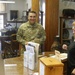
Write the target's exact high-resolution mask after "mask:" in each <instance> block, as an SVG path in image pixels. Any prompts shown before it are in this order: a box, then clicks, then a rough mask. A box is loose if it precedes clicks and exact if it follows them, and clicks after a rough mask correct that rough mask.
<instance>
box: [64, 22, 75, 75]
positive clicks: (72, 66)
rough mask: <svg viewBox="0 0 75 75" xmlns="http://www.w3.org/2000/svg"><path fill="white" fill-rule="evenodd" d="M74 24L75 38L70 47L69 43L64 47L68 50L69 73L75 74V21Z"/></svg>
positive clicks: (74, 33)
mask: <svg viewBox="0 0 75 75" xmlns="http://www.w3.org/2000/svg"><path fill="white" fill-rule="evenodd" d="M72 25H73V26H72V30H73V37H74V39H73V41H72V43H71V44H70V46H69V47H67V45H63V49H66V50H68V59H67V62H68V65H67V75H75V21H74V22H73V23H72Z"/></svg>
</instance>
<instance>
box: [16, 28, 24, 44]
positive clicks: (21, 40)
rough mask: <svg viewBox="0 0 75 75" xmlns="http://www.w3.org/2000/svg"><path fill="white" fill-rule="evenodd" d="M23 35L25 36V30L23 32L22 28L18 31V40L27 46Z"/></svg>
mask: <svg viewBox="0 0 75 75" xmlns="http://www.w3.org/2000/svg"><path fill="white" fill-rule="evenodd" d="M22 34H23V30H22V28H21V27H20V28H19V29H18V32H17V37H16V39H17V41H18V42H20V43H21V44H23V45H25V40H24V39H23V35H22Z"/></svg>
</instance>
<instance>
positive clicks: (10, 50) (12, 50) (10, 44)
mask: <svg viewBox="0 0 75 75" xmlns="http://www.w3.org/2000/svg"><path fill="white" fill-rule="evenodd" d="M3 47H4V48H3V51H2V58H3V59H4V58H12V57H17V56H19V55H20V51H19V42H18V41H17V40H16V34H12V35H11V36H10V40H9V41H3Z"/></svg>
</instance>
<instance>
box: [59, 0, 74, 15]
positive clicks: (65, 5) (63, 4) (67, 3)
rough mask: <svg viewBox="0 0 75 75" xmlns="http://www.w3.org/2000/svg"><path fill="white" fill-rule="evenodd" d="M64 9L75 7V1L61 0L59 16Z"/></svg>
mask: <svg viewBox="0 0 75 75" xmlns="http://www.w3.org/2000/svg"><path fill="white" fill-rule="evenodd" d="M63 9H75V2H72V1H63V0H59V16H62V10H63Z"/></svg>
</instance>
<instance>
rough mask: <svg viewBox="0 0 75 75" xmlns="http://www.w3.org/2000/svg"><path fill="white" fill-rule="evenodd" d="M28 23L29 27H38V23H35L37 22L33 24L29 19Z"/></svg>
mask: <svg viewBox="0 0 75 75" xmlns="http://www.w3.org/2000/svg"><path fill="white" fill-rule="evenodd" d="M27 23H28V27H29V28H36V27H37V23H35V24H33V25H31V24H30V23H29V21H28V22H27Z"/></svg>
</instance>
